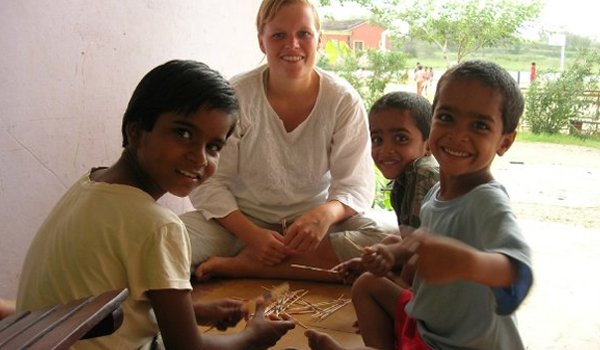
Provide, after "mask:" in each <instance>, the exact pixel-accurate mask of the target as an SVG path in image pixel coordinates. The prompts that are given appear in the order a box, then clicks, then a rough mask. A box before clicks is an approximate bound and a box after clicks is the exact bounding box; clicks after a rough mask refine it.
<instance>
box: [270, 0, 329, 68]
mask: <svg viewBox="0 0 600 350" xmlns="http://www.w3.org/2000/svg"><path fill="white" fill-rule="evenodd" d="M319 40H320V39H319V32H318V30H317V27H316V21H315V17H314V13H313V11H312V9H311V8H310V7H309V6H307V5H303V4H289V5H285V6H283V7H281V8H280V9H279V11H278V12H277V13H276V14H275V16H274V17H273V19H272V20H271V21H269V22H267V23H266V24H265V26H264V27H263V30H262V32H260V33H259V34H258V41H259V44H260V49H261V50H262V52H264V53H265V54H266V55H267V62H268V64H269V71H270V73H271V74H273V75H276V76H281V77H287V78H292V79H293V78H298V77H304V76H307V75H309V74H311V73H312V70H313V68H314V66H315V63H316V56H317V47H318V45H319Z"/></svg>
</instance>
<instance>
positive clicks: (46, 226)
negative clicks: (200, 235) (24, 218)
mask: <svg viewBox="0 0 600 350" xmlns="http://www.w3.org/2000/svg"><path fill="white" fill-rule="evenodd" d="M190 256H191V250H190V244H189V238H188V235H187V232H186V229H185V226H184V225H183V223H182V222H181V220H180V219H179V218H178V217H177V215H175V214H174V213H173V212H171V211H170V210H168V209H166V208H164V207H162V206H160V205H159V204H157V203H156V202H155V201H154V199H153V198H152V197H151V196H150V195H148V194H147V193H145V192H143V191H141V190H139V189H137V188H134V187H131V186H126V185H116V184H107V183H102V182H94V181H92V180H90V179H89V175H86V176H84V177H82V178H81V179H80V180H79V181H78V182H77V183H75V184H74V185H73V186H72V187H71V188H70V189H69V190H68V191H67V193H65V195H64V196H63V197H62V198H61V199H60V201H59V202H58V203H57V204H56V206H55V207H54V209H53V210H52V212H51V213H50V215H49V216H48V218H47V219H46V221H45V222H44V223H43V224H42V226H41V228H40V229H39V231H38V233H37V235H36V237H35V238H34V240H33V242H32V243H31V246H30V248H29V251H28V253H27V257H26V259H25V264H24V266H23V271H22V274H21V278H20V285H19V291H18V296H17V309H18V310H35V309H40V308H45V307H48V306H52V305H56V304H65V303H68V302H70V301H72V300H75V299H79V298H83V297H88V296H90V295H98V294H101V293H102V292H104V291H108V290H113V289H120V288H129V297H128V298H127V299H126V301H125V302H124V303H123V304H122V307H123V315H124V319H123V324H122V325H121V327H120V328H119V329H118V330H117V331H116V332H115V333H114V334H112V335H109V336H105V337H99V338H94V339H90V340H84V341H79V342H77V343H76V344H75V346H74V347H73V349H112V350H114V349H139V348H144V347H147V346H149V344H150V342H151V341H152V338H153V337H154V336H156V334H157V333H158V326H157V324H156V319H155V316H154V312H153V311H152V307H151V305H150V301H149V299H148V298H147V297H146V294H145V292H146V291H148V290H152V289H188V290H190V289H191V288H192V287H191V284H190V281H189V267H190Z"/></svg>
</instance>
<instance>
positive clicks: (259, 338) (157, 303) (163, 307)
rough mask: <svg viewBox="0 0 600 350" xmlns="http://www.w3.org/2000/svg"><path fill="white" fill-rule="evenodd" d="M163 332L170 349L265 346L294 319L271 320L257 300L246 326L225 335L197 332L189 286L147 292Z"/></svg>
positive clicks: (166, 346)
mask: <svg viewBox="0 0 600 350" xmlns="http://www.w3.org/2000/svg"><path fill="white" fill-rule="evenodd" d="M147 294H148V297H149V298H150V302H151V303H152V308H153V309H154V313H155V314H156V320H157V321H158V326H159V328H160V332H161V334H162V338H163V342H164V344H165V348H166V349H168V350H172V349H176V350H179V349H186V350H189V349H202V350H211V349H231V350H244V349H253V350H254V349H256V350H258V349H267V348H269V347H271V346H273V345H275V343H276V342H277V341H278V340H279V339H280V338H281V337H282V336H283V335H284V334H285V333H286V332H287V331H288V330H290V329H292V328H294V322H293V321H289V320H270V319H266V318H265V317H264V305H263V304H262V302H261V303H259V304H258V305H257V309H256V315H255V316H254V317H253V318H251V319H250V321H249V322H248V325H247V327H246V328H245V329H244V330H243V331H241V332H239V333H234V334H231V335H227V336H209V335H205V336H202V337H201V336H200V334H199V332H198V328H197V326H196V317H195V315H194V307H193V305H192V297H191V293H190V291H188V290H176V289H161V290H151V291H148V292H147Z"/></svg>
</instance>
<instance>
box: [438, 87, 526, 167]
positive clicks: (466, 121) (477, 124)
mask: <svg viewBox="0 0 600 350" xmlns="http://www.w3.org/2000/svg"><path fill="white" fill-rule="evenodd" d="M502 102H503V100H502V95H501V94H500V93H498V92H497V91H495V90H493V89H491V88H489V87H487V86H485V85H483V84H481V83H480V82H479V81H477V80H465V79H451V80H448V81H446V82H445V83H444V84H442V86H440V91H439V92H438V99H437V104H436V106H435V109H434V111H433V120H432V124H431V133H430V135H429V146H430V149H431V153H432V154H433V156H434V157H435V158H436V159H437V161H438V163H439V165H440V175H442V176H462V175H469V178H471V179H473V178H472V176H473V175H474V176H475V179H476V178H477V176H485V177H486V178H488V177H489V175H490V173H489V169H490V165H491V164H492V161H493V159H494V156H495V155H496V154H498V155H500V156H501V155H503V154H504V153H505V152H506V151H507V150H508V149H509V148H510V146H511V145H512V142H513V141H514V138H515V135H516V133H515V132H512V133H509V134H503V133H502V129H503V122H502V113H501V106H502Z"/></svg>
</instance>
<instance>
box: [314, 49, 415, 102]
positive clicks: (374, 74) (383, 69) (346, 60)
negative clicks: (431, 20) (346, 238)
mask: <svg viewBox="0 0 600 350" xmlns="http://www.w3.org/2000/svg"><path fill="white" fill-rule="evenodd" d="M323 53H324V55H323V56H322V57H321V59H320V61H319V63H318V65H319V66H320V67H322V68H324V69H327V70H331V71H335V72H336V73H337V74H339V75H340V76H342V77H343V78H344V79H346V80H347V81H348V82H349V83H350V84H351V85H352V86H354V88H355V89H356V90H357V91H358V92H359V93H360V95H361V96H362V98H363V100H364V101H365V105H366V107H367V109H368V108H370V107H371V105H372V103H373V102H375V100H376V99H378V98H379V97H381V95H383V92H384V90H385V87H386V86H387V85H388V84H389V83H392V82H398V81H400V80H402V79H403V78H404V75H405V72H406V56H405V55H404V53H402V52H398V51H379V50H373V49H368V50H361V51H353V50H352V49H350V48H349V47H348V44H346V43H345V42H343V41H328V42H327V44H325V48H324V51H323Z"/></svg>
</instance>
